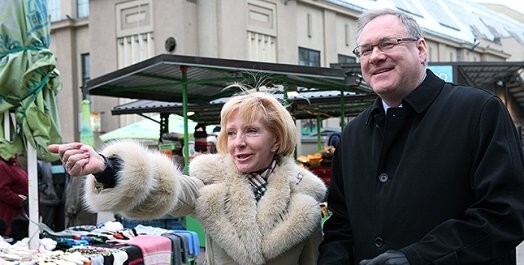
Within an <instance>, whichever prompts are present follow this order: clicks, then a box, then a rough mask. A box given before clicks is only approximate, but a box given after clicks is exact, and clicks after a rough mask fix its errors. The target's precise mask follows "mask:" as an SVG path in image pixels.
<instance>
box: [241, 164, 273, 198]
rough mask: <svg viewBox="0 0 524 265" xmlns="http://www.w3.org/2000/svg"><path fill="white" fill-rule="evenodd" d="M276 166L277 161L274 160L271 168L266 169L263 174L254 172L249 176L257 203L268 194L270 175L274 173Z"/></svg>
mask: <svg viewBox="0 0 524 265" xmlns="http://www.w3.org/2000/svg"><path fill="white" fill-rule="evenodd" d="M276 165H277V161H276V160H273V162H271V166H269V167H268V168H266V169H265V170H264V171H262V172H261V173H257V172H253V173H250V174H248V175H247V177H248V180H249V183H250V184H251V188H252V190H253V193H255V199H256V200H257V202H258V201H259V200H260V198H262V196H264V194H265V193H266V190H267V188H266V186H267V179H268V178H269V175H271V173H273V170H274V169H275V167H276Z"/></svg>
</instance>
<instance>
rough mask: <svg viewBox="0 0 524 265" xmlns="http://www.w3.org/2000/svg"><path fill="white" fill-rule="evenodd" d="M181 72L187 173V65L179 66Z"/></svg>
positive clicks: (187, 171)
mask: <svg viewBox="0 0 524 265" xmlns="http://www.w3.org/2000/svg"><path fill="white" fill-rule="evenodd" d="M180 71H181V72H182V114H183V115H184V116H183V117H184V150H183V151H184V173H185V174H186V175H188V174H189V131H188V128H187V66H185V65H182V66H180Z"/></svg>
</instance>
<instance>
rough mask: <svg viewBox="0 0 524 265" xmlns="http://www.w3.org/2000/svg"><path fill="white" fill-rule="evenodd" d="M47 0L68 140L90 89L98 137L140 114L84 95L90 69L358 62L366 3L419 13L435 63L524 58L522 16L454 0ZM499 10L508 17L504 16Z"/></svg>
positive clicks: (76, 137)
mask: <svg viewBox="0 0 524 265" xmlns="http://www.w3.org/2000/svg"><path fill="white" fill-rule="evenodd" d="M47 1H48V9H49V13H50V15H51V18H52V30H51V39H52V40H51V50H52V51H53V52H54V54H55V55H56V57H57V67H58V69H59V70H60V72H61V74H62V79H63V83H64V87H63V90H62V91H61V93H60V94H59V95H58V101H59V105H60V119H61V127H62V131H63V133H62V136H63V138H64V141H66V142H71V141H78V140H79V139H80V138H79V127H80V114H79V113H80V102H81V100H82V99H83V98H88V99H90V100H91V103H92V105H91V110H92V112H93V117H94V121H96V122H94V123H93V124H94V125H95V126H94V131H95V136H96V135H99V134H102V133H104V132H108V131H111V130H114V129H117V128H119V127H121V126H124V125H127V124H129V123H131V122H134V121H136V120H137V117H130V116H128V117H126V115H123V116H112V115H111V108H113V107H114V106H117V105H120V104H123V103H126V102H128V101H129V100H127V99H117V98H109V97H100V96H89V95H86V94H83V93H82V88H83V87H84V85H85V82H86V81H87V80H89V79H90V78H95V77H98V76H101V75H104V74H107V73H110V72H113V71H115V70H118V69H121V68H123V67H126V66H129V65H132V64H134V63H137V62H140V61H142V60H145V59H148V58H151V57H153V56H155V55H158V54H163V53H171V54H177V55H189V56H201V57H214V58H224V59H239V60H252V61H262V62H273V63H285V64H300V65H311V66H322V67H330V65H331V64H335V63H352V62H357V59H356V58H355V57H354V56H353V54H352V52H351V51H352V50H353V48H354V47H355V46H356V40H355V31H356V30H355V28H356V18H357V16H358V15H359V14H360V13H361V12H362V11H363V10H365V9H367V8H376V7H379V6H380V7H391V8H397V9H400V10H403V11H405V12H408V13H410V14H413V15H414V16H415V17H416V18H417V20H419V19H420V21H419V22H420V23H421V25H422V26H423V28H424V31H425V38H426V40H427V43H428V45H429V49H428V52H429V60H430V62H460V61H465V62H490V61H498V62H504V61H523V60H524V43H523V37H522V36H524V26H523V24H518V23H520V22H515V20H512V19H509V18H508V19H507V21H508V24H509V25H512V23H517V24H516V27H517V28H518V26H519V25H520V32H519V31H518V29H517V30H516V32H515V30H513V28H512V27H511V26H507V27H506V28H504V29H505V30H506V32H503V30H502V29H498V30H497V29H496V28H493V29H490V28H489V26H490V25H489V24H487V23H485V22H484V21H483V20H482V19H479V18H478V17H473V18H469V17H467V16H466V15H464V14H460V15H461V16H462V19H465V20H468V19H469V20H475V21H476V23H477V24H474V23H470V24H467V23H465V22H464V21H462V20H460V19H457V17H453V16H452V15H453V12H452V10H463V9H464V7H461V6H459V3H458V2H459V1H452V0H431V1H424V4H428V3H429V2H431V3H430V4H431V5H436V4H439V5H443V3H444V2H445V3H446V5H443V6H445V8H447V9H448V10H447V12H442V13H446V14H447V15H448V16H449V17H435V15H434V14H433V15H431V14H430V13H429V11H426V9H423V8H422V3H419V2H417V1H403V0H387V1H386V0H377V1H371V0H370V1H362V0H360V1H349V0H347V1H342V0H90V1H88V0H47ZM421 2H422V1H421ZM455 2H457V3H455ZM363 3H365V4H363ZM461 3H462V4H464V3H463V1H461ZM462 4H460V5H462ZM433 7H434V6H430V7H429V8H433ZM452 8H453V9H452ZM455 12H456V11H455ZM482 12H484V13H482ZM489 12H490V11H488V10H487V9H482V8H480V9H479V11H478V12H477V13H478V14H489V15H492V14H491V13H489ZM437 13H441V12H437ZM497 17H500V19H501V20H504V21H506V18H504V17H503V15H497ZM479 21H480V22H479ZM483 22H484V23H483ZM483 27H484V28H483ZM508 28H509V29H510V30H507V29H508ZM507 31H509V33H508V32H507ZM496 33H498V34H496ZM515 113H516V112H515ZM515 115H520V114H515ZM514 118H515V117H514ZM326 123H329V121H326ZM333 124H335V125H334V126H336V124H338V122H335V123H332V124H331V126H333ZM325 125H326V126H327V125H328V124H325Z"/></svg>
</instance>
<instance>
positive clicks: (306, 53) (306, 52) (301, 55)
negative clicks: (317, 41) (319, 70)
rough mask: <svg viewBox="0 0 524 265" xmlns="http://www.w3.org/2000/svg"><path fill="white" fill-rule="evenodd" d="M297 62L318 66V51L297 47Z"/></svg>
mask: <svg viewBox="0 0 524 265" xmlns="http://www.w3.org/2000/svg"><path fill="white" fill-rule="evenodd" d="M298 64H299V65H305V66H316V67H320V52H319V51H315V50H311V49H306V48H301V47H299V48H298Z"/></svg>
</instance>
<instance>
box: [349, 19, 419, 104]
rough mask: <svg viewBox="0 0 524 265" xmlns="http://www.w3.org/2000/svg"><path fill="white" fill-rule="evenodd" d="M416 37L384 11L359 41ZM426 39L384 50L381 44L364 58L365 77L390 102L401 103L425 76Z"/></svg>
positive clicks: (366, 27)
mask: <svg viewBox="0 0 524 265" xmlns="http://www.w3.org/2000/svg"><path fill="white" fill-rule="evenodd" d="M407 37H413V36H410V35H409V34H408V33H407V30H406V27H405V26H404V25H403V24H402V23H401V22H400V20H399V18H398V17H396V16H394V15H383V16H379V17H376V18H375V19H373V20H371V21H370V22H369V23H368V24H366V26H365V27H364V28H363V29H362V32H361V33H360V36H359V39H358V44H359V45H363V44H371V45H376V44H377V43H378V42H379V41H380V40H383V39H385V38H395V39H397V38H407ZM425 59H426V42H425V40H424V39H419V40H417V41H409V42H400V43H399V44H398V45H396V46H394V47H393V48H391V49H389V50H387V51H385V52H383V51H380V50H379V49H378V48H377V47H373V51H372V52H371V53H370V54H369V55H366V56H362V57H361V58H360V66H361V69H362V74H363V77H364V80H365V81H366V82H367V83H368V84H369V86H370V87H371V88H372V89H373V91H375V93H377V94H378V95H379V96H380V97H381V98H382V99H383V100H384V101H386V103H388V104H389V105H390V106H394V107H396V106H398V105H399V104H400V103H401V102H402V99H403V98H404V97H406V96H407V95H408V94H409V93H411V91H413V90H414V89H415V88H416V87H417V86H418V85H419V84H420V83H421V82H422V79H423V78H424V75H425V65H424V62H425Z"/></svg>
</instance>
